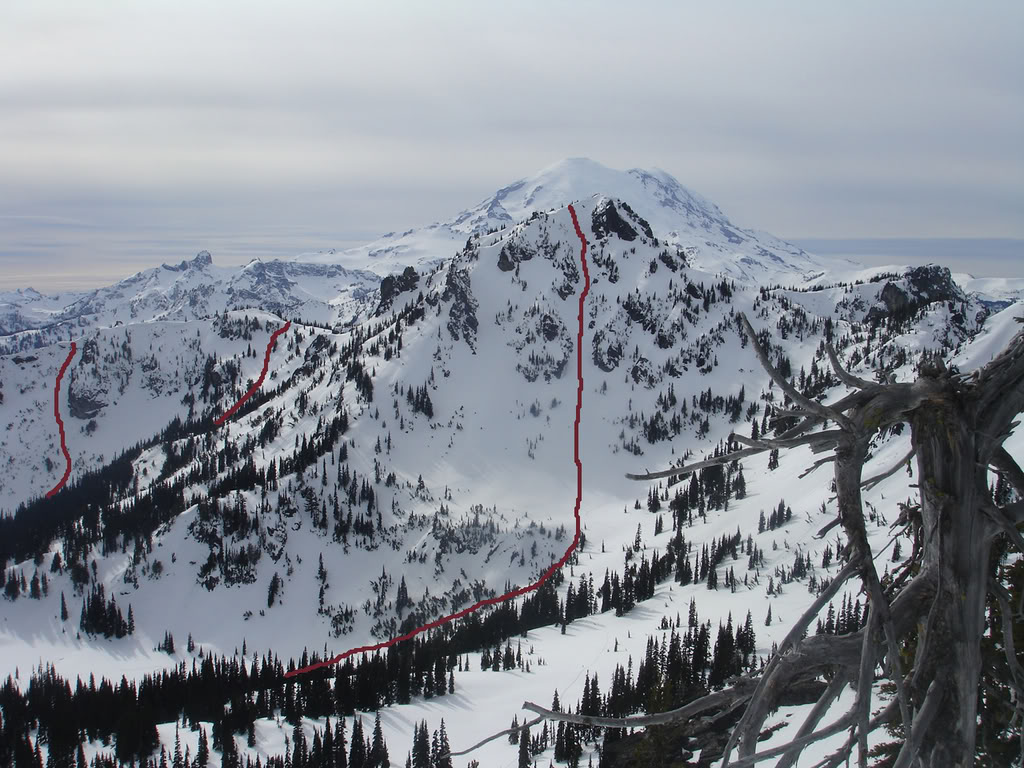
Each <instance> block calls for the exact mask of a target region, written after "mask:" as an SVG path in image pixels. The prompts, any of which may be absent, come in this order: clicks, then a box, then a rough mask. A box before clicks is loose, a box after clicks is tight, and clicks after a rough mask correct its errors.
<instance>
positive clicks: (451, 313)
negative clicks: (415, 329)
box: [441, 263, 480, 352]
mask: <svg viewBox="0 0 1024 768" xmlns="http://www.w3.org/2000/svg"><path fill="white" fill-rule="evenodd" d="M441 300H442V301H444V302H448V301H450V302H451V307H449V309H448V333H450V334H451V336H452V338H453V339H454V340H455V341H458V340H459V339H465V341H466V344H467V345H468V346H469V348H470V349H471V350H473V352H476V331H477V328H478V327H479V326H480V323H479V322H478V321H477V319H476V310H477V307H478V306H479V302H478V301H477V300H476V299H475V298H474V297H473V289H472V286H471V284H470V280H469V270H466V269H459V268H458V267H457V266H456V265H455V264H454V263H453V264H452V265H451V267H449V269H448V275H447V277H446V278H445V283H444V293H442V294H441Z"/></svg>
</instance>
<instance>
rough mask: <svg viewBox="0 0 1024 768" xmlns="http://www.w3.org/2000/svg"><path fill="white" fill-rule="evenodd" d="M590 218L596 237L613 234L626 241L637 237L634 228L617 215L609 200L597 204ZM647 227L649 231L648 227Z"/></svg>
mask: <svg viewBox="0 0 1024 768" xmlns="http://www.w3.org/2000/svg"><path fill="white" fill-rule="evenodd" d="M590 218H591V225H592V227H593V230H594V235H595V236H596V237H598V238H602V237H608V236H609V235H615V236H616V237H618V238H619V239H620V240H625V241H627V242H629V241H631V240H636V238H637V232H636V230H635V229H633V228H632V227H631V226H629V224H628V223H627V222H626V220H625V219H623V218H622V216H620V215H619V212H618V210H617V209H616V208H615V204H614V203H612V201H611V200H605V201H604V202H603V203H601V204H600V205H598V206H597V207H596V208H595V209H594V212H593V214H591V217H590ZM645 223H646V222H645ZM647 229H648V231H650V227H648V228H647Z"/></svg>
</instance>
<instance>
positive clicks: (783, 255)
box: [296, 157, 822, 282]
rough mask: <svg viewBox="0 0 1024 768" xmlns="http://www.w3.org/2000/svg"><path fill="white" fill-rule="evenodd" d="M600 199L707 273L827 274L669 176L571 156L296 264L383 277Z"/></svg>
mask: <svg viewBox="0 0 1024 768" xmlns="http://www.w3.org/2000/svg"><path fill="white" fill-rule="evenodd" d="M598 196H603V197H609V198H615V199H618V200H622V201H624V202H626V203H627V204H628V205H630V206H631V207H632V208H633V209H634V210H635V211H636V212H637V213H638V214H639V215H640V216H642V217H644V218H645V219H646V220H647V221H648V222H650V225H651V228H652V230H653V232H654V236H655V237H657V238H658V239H659V240H660V241H662V242H665V243H667V244H670V245H674V246H676V247H679V248H682V249H685V250H688V251H689V252H690V253H691V255H692V257H693V260H694V261H693V263H694V264H695V265H698V266H700V267H701V268H702V269H704V270H705V271H708V272H712V273H718V272H721V273H723V274H727V275H730V276H732V277H736V278H744V277H746V278H755V279H770V280H773V281H774V280H776V279H778V278H782V277H785V278H786V281H787V282H794V281H803V280H804V279H807V278H810V277H814V276H818V275H819V274H820V273H821V271H822V266H821V264H820V263H819V262H818V261H817V260H816V259H815V258H814V257H812V256H811V255H810V254H808V253H807V252H805V251H804V250H803V249H801V248H799V247H798V246H795V245H793V244H791V243H787V242H785V241H783V240H780V239H779V238H777V237H774V236H772V235H768V234H766V233H763V232H753V231H750V230H747V229H743V228H741V227H739V226H737V225H735V224H733V223H732V221H730V220H729V218H728V216H726V215H725V214H724V213H723V212H722V210H721V209H720V208H719V207H718V206H717V205H715V204H714V203H712V202H711V201H710V200H708V199H707V198H705V197H703V196H701V195H699V194H697V193H696V192H694V191H692V190H690V189H687V188H686V187H684V186H683V185H682V184H680V183H679V181H678V180H677V179H676V178H675V177H674V176H672V175H671V174H669V173H667V172H665V171H662V170H659V169H650V170H645V169H642V168H631V169H629V170H627V171H618V170H615V169H613V168H608V167H607V166H605V165H602V164H601V163H598V162H596V161H594V160H591V159H589V158H585V157H571V158H566V159H564V160H561V161H559V162H557V163H555V164H553V165H550V166H548V167H547V168H544V169H543V170H541V171H539V172H537V173H535V174H534V175H532V176H529V177H526V178H523V179H519V180H518V181H515V182H512V183H511V184H508V185H506V186H504V187H502V188H501V189H499V190H498V191H497V192H495V193H494V194H493V195H490V196H489V197H487V198H485V199H484V200H482V201H480V202H479V203H477V204H476V205H475V206H473V207H471V208H468V209H466V210H464V211H462V212H461V213H458V214H456V215H455V216H453V217H452V218H450V219H448V220H446V221H443V222H438V223H435V224H432V225H430V226H428V227H423V228H418V229H410V230H407V231H405V232H403V233H401V234H396V233H389V234H387V235H385V236H383V237H381V238H379V239H378V240H375V241H373V242H371V243H367V244H366V245H363V246H359V247H357V248H353V249H349V250H346V251H341V252H338V253H335V254H316V255H311V254H303V255H301V256H299V257H296V260H297V261H299V260H301V261H314V262H316V261H329V262H338V263H343V264H345V265H346V266H357V267H360V268H364V269H369V270H372V271H375V272H377V273H378V274H382V275H384V274H390V273H392V272H400V271H401V270H402V269H404V268H405V267H406V266H410V265H411V266H415V267H416V268H418V269H419V268H422V267H426V266H433V265H436V264H438V263H440V262H441V261H442V260H443V259H446V258H448V257H449V256H451V255H452V253H453V252H454V251H455V250H456V249H457V248H458V247H460V246H461V245H462V244H463V243H464V242H465V239H466V236H467V235H472V234H476V233H479V232H488V231H494V230H498V229H501V228H502V227H507V226H511V225H513V224H517V223H519V222H521V221H525V220H526V219H529V218H530V217H531V216H532V215H533V214H535V213H545V212H548V211H551V210H553V209H555V208H562V207H564V206H566V205H567V204H569V203H571V202H574V201H585V200H590V199H591V198H594V197H598Z"/></svg>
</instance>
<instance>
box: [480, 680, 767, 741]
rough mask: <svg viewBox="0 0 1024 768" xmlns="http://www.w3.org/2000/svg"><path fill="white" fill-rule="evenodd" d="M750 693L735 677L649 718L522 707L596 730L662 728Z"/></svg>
mask: <svg viewBox="0 0 1024 768" xmlns="http://www.w3.org/2000/svg"><path fill="white" fill-rule="evenodd" d="M753 690H754V686H753V683H752V681H751V680H750V679H749V678H738V679H737V680H736V681H735V683H734V684H733V685H732V686H730V687H729V688H725V689H723V690H721V691H715V692H714V693H709V694H707V695H706V696H701V697H700V698H699V699H696V700H695V701H691V702H690V703H689V704H686V705H685V706H682V707H679V708H677V709H670V710H668V711H667V712H658V713H656V714H653V715H628V716H627V717H600V716H598V715H575V714H573V713H572V712H555V711H554V710H551V709H547V708H546V707H542V706H540V705H539V704H534V703H533V702H532V701H524V702H523V706H522V708H523V709H525V710H527V711H528V712H536V713H537V714H539V715H541V716H542V717H544V718H546V719H548V720H555V721H561V722H563V723H575V724H576V725H589V726H596V727H600V728H646V727H648V726H651V725H665V724H667V723H673V722H677V721H679V720H689V719H690V718H691V717H694V716H696V715H699V714H701V713H702V712H707V711H708V710H709V709H719V708H721V707H731V706H732V705H734V704H735V703H736V702H737V701H744V700H746V699H749V698H750V696H751V694H752V693H753ZM499 735H500V734H499Z"/></svg>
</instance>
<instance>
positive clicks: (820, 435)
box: [729, 429, 843, 451]
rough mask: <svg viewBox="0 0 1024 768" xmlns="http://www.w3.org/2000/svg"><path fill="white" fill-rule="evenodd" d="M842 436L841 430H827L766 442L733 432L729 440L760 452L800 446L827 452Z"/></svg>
mask: <svg viewBox="0 0 1024 768" xmlns="http://www.w3.org/2000/svg"><path fill="white" fill-rule="evenodd" d="M842 435H843V432H842V430H839V429H828V430H825V431H824V432H812V433H811V434H809V435H801V436H800V437H791V438H782V437H777V438H774V439H767V440H765V439H761V440H751V439H750V438H749V437H744V436H743V435H740V434H737V433H735V432H733V433H731V434H730V435H729V439H730V440H735V441H736V442H737V443H742V444H743V445H748V446H750V447H751V448H760V449H761V450H762V451H770V450H773V449H776V448H798V447H800V446H801V445H810V446H812V447H819V446H820V447H822V448H824V449H826V450H827V449H829V448H834V447H835V445H836V441H837V440H838V439H839V438H840V437H842Z"/></svg>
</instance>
